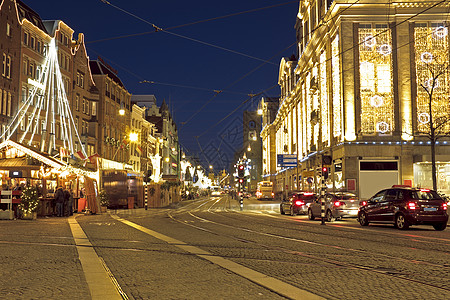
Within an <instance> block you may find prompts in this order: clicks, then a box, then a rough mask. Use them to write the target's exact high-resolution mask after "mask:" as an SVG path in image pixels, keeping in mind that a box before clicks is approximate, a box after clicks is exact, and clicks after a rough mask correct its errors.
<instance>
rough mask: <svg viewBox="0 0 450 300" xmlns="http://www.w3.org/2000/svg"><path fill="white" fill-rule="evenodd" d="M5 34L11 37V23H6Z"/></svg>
mask: <svg viewBox="0 0 450 300" xmlns="http://www.w3.org/2000/svg"><path fill="white" fill-rule="evenodd" d="M6 36H9V37H11V25H10V24H9V23H6Z"/></svg>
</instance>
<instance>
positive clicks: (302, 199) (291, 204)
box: [280, 192, 317, 216]
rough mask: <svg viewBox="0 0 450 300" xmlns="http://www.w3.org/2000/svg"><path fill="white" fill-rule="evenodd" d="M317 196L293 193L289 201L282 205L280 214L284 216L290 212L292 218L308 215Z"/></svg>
mask: <svg viewBox="0 0 450 300" xmlns="http://www.w3.org/2000/svg"><path fill="white" fill-rule="evenodd" d="M316 198H317V195H316V194H315V193H312V192H297V193H293V194H292V195H290V197H288V198H287V199H284V200H283V201H281V203H280V213H281V214H282V215H284V214H286V212H289V213H290V215H291V216H295V215H298V214H306V213H307V212H308V207H309V205H310V204H311V203H312V202H314V200H316Z"/></svg>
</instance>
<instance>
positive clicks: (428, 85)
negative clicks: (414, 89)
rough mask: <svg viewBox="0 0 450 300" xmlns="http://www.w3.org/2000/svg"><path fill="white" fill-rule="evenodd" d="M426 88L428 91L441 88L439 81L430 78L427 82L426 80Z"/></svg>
mask: <svg viewBox="0 0 450 300" xmlns="http://www.w3.org/2000/svg"><path fill="white" fill-rule="evenodd" d="M433 84H434V86H433ZM424 86H425V87H426V88H427V89H433V90H434V89H435V88H438V87H439V80H437V79H436V80H434V78H428V79H427V80H425V83H424Z"/></svg>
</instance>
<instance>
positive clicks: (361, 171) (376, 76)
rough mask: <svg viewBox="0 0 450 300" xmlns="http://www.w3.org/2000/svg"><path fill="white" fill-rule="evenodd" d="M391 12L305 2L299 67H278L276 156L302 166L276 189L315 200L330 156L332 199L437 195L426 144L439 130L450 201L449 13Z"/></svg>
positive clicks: (377, 6)
mask: <svg viewBox="0 0 450 300" xmlns="http://www.w3.org/2000/svg"><path fill="white" fill-rule="evenodd" d="M391 6H392V7H391V9H386V5H385V4H384V3H376V2H373V1H371V2H370V1H358V2H356V3H348V2H347V1H322V0H316V1H307V2H305V1H301V2H300V5H299V12H298V19H297V22H296V25H295V27H296V30H297V42H298V59H297V57H295V58H294V59H283V60H282V61H281V64H280V73H279V84H280V87H281V97H280V108H279V110H278V113H277V116H276V118H275V120H274V122H273V123H272V125H271V126H273V127H274V128H275V131H276V133H275V136H276V138H275V140H276V142H275V145H276V146H275V147H276V153H277V154H297V155H298V158H299V160H298V167H297V168H292V169H281V168H277V172H276V181H277V188H278V189H280V188H287V189H289V190H293V189H303V190H316V191H317V190H318V188H320V176H321V174H320V167H321V166H322V157H323V155H327V156H332V163H331V165H330V166H329V167H330V171H331V174H330V177H329V178H328V179H327V181H326V184H327V187H328V188H329V189H332V190H347V191H352V192H355V193H357V194H358V195H359V196H360V197H361V198H368V197H370V196H372V195H373V193H375V192H376V191H378V190H379V189H381V188H385V187H388V186H391V185H393V184H406V185H413V186H422V187H432V183H431V182H430V178H431V167H430V165H431V157H432V153H433V152H432V151H431V147H430V145H431V144H432V143H433V141H432V140H430V138H429V136H430V128H434V127H433V126H434V125H436V124H437V125H439V126H438V130H437V131H436V130H435V134H438V135H442V138H441V139H439V140H437V142H436V144H435V151H434V154H435V158H436V160H437V161H438V164H437V166H438V169H437V173H438V189H439V190H441V191H444V192H447V193H448V192H450V185H449V183H450V163H449V162H450V155H449V153H450V148H449V145H448V142H449V140H448V138H446V137H445V136H444V134H445V133H446V132H447V133H448V132H449V131H450V130H449V129H450V122H446V121H445V120H448V116H449V113H450V103H449V102H448V97H449V92H450V91H449V86H448V84H447V82H448V80H449V73H448V64H449V55H448V54H449V51H448V50H449V49H448V44H449V35H448V25H447V23H446V19H447V11H448V4H447V3H441V4H439V3H438V2H427V3H423V2H421V1H400V2H395V3H392V5H391ZM325 24H326V25H325ZM431 91H433V92H432V93H431ZM433 122H434V123H433ZM436 122H438V123H436ZM263 134H265V131H264V130H263ZM318 170H319V171H318ZM280 182H282V183H280Z"/></svg>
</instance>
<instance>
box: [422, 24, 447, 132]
mask: <svg viewBox="0 0 450 300" xmlns="http://www.w3.org/2000/svg"><path fill="white" fill-rule="evenodd" d="M414 49H415V64H416V86H417V98H416V101H417V102H416V103H417V107H416V109H417V115H416V118H417V129H418V131H419V132H421V133H429V125H430V124H429V122H430V120H431V119H433V120H434V124H433V127H435V128H436V127H437V125H438V122H439V120H440V118H441V119H442V118H443V119H444V120H448V115H449V114H450V103H449V101H448V99H449V94H450V88H449V85H448V82H449V81H450V76H449V72H448V64H449V59H448V53H449V42H448V27H447V26H445V25H444V24H443V23H431V24H427V23H420V24H415V28H414ZM430 98H431V99H430ZM430 100H431V110H430V107H429V104H430ZM449 130H450V124H449V123H448V122H447V124H445V125H443V126H439V128H438V130H437V131H436V132H435V133H436V134H441V133H443V132H448V131H449Z"/></svg>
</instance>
